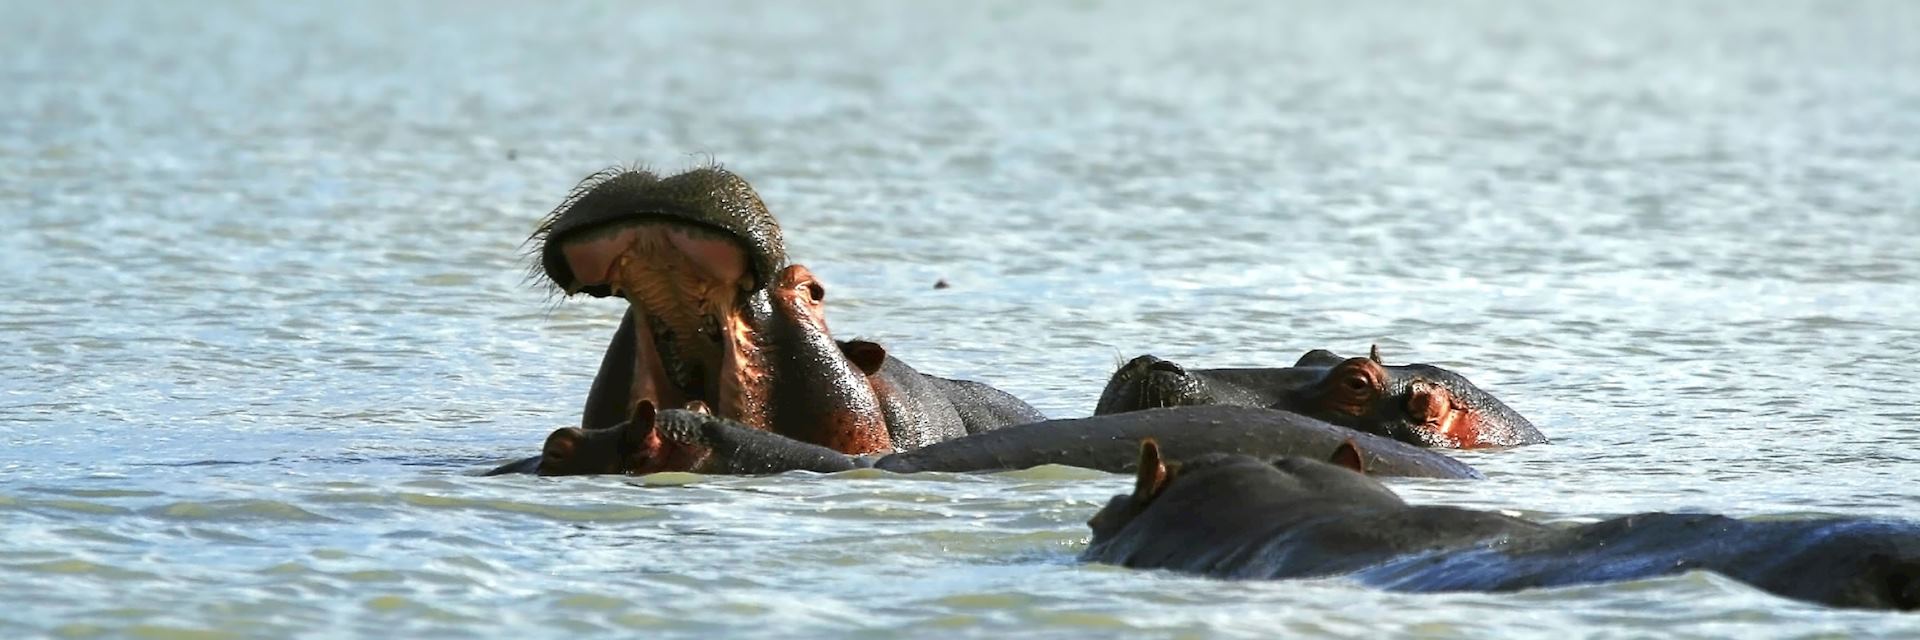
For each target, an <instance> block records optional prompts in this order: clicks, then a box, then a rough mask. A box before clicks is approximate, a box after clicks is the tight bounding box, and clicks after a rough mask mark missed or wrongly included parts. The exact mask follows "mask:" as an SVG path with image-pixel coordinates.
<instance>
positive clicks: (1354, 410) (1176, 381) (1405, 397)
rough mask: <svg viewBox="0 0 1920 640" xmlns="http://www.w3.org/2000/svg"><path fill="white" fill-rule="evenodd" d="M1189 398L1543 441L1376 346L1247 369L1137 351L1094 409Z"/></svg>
mask: <svg viewBox="0 0 1920 640" xmlns="http://www.w3.org/2000/svg"><path fill="white" fill-rule="evenodd" d="M1191 405H1231V406H1242V407H1267V408H1272V409H1282V410H1286V411H1292V412H1294V413H1299V414H1303V415H1307V416H1312V417H1314V418H1318V419H1321V420H1325V421H1327V422H1331V423H1333V424H1337V425H1341V426H1344V427H1351V428H1354V429H1358V430H1361V431H1365V432H1368V433H1372V434H1374V435H1380V436H1386V437H1389V438H1393V439H1395V440H1399V441H1401V442H1407V443H1411V444H1416V445H1420V446H1424V447H1442V448H1452V449H1472V448H1478V447H1500V446H1514V445H1523V444H1538V443H1544V442H1546V441H1547V439H1546V437H1545V436H1543V435H1541V434H1540V431H1539V430H1538V429H1535V428H1534V427H1533V423H1531V422H1528V421H1527V419H1526V418H1524V417H1522V416H1521V415H1520V414H1519V413H1517V412H1515V411H1514V410H1513V409H1510V408H1508V407H1507V405H1506V404H1505V403H1503V402H1500V400H1499V399H1497V398H1494V397H1493V395H1492V394H1489V393H1487V392H1485V391H1482V390H1480V388H1479V387H1476V386H1474V384H1473V383H1472V382H1469V381H1467V379H1466V378H1465V377H1463V376H1461V375H1460V374H1457V373H1454V372H1452V371H1448V370H1446V369H1444V368H1441V367H1437V366H1433V365H1428V364H1407V365H1385V364H1383V363H1382V362H1381V361H1380V352H1379V350H1378V349H1374V350H1373V351H1372V353H1371V354H1370V355H1369V356H1368V357H1365V358H1342V357H1340V356H1338V355H1335V354H1334V353H1333V352H1331V351H1327V350H1324V349H1315V350H1313V351H1309V352H1307V354H1306V355H1303V356H1301V357H1300V360H1299V361H1298V362H1296V363H1294V365H1293V366H1291V367H1284V368H1246V369H1188V368H1185V367H1182V366H1180V365H1179V364H1176V363H1174V362H1172V361H1168V360H1164V359H1161V358H1157V357H1154V356H1151V355H1143V356H1140V357H1137V358H1134V359H1133V360H1131V361H1129V362H1127V363H1126V364H1124V365H1121V367H1120V369H1119V370H1117V371H1115V372H1114V374H1113V377H1112V378H1110V379H1108V381H1107V386H1106V389H1105V390H1103V391H1102V392H1101V394H1100V403H1099V405H1098V406H1096V407H1095V408H1094V415H1106V414H1113V413H1122V412H1127V411H1138V410H1141V409H1150V408H1155V407H1177V406H1191Z"/></svg>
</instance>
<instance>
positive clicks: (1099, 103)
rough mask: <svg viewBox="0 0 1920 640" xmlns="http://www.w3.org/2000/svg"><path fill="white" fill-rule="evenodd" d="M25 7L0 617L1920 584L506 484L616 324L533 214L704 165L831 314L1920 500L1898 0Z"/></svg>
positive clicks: (1501, 475) (1441, 626)
mask: <svg viewBox="0 0 1920 640" xmlns="http://www.w3.org/2000/svg"><path fill="white" fill-rule="evenodd" d="M196 6H198V5H196ZM0 15H4V16H6V18H5V19H0V41H4V42H8V43H10V44H12V45H13V46H12V47H11V48H10V55H7V56H0V78H4V79H5V84H6V86H7V91H6V94H7V97H6V98H5V99H0V116H4V117H0V175H6V176H9V177H10V179H8V180H4V181H0V210H4V211H5V212H6V215H7V216H8V217H7V219H8V220H10V221H11V222H12V227H13V229H12V230H11V231H10V232H8V233H5V234H0V266H4V269H0V278H4V280H0V285H3V288H4V290H5V291H6V304H4V305H0V335H5V336H6V346H7V347H8V348H7V349H4V350H0V369H4V370H5V371H6V372H7V376H6V379H7V381H6V382H5V383H4V384H0V436H4V439H5V445H6V447H7V450H8V451H9V452H11V455H10V456H8V457H7V458H5V459H0V469H4V473H0V514H4V516H0V518H3V521H4V522H5V525H4V526H5V531H6V535H5V536H4V538H5V540H6V542H5V543H4V544H0V601H5V602H9V603H14V604H13V606H11V607H9V608H8V609H7V610H6V611H5V612H4V613H0V633H3V634H5V635H7V636H9V637H13V636H40V635H49V634H51V635H58V636H67V637H93V636H99V635H149V636H168V635H179V636H191V635H195V634H202V633H204V634H209V635H214V636H221V635H234V636H253V637H284V636H287V635H292V634H295V633H301V632H306V631H312V630H339V631H343V632H347V633H351V634H357V635H382V636H390V635H395V634H398V635H402V636H407V637H413V636H422V635H447V636H458V637H471V636H474V635H486V636H497V635H528V634H533V635H558V634H561V633H586V634H593V635H615V634H620V635H631V634H632V633H633V632H634V631H636V630H638V631H651V632H660V631H676V632H685V633H687V634H689V635H692V634H721V635H725V636H730V637H731V636H754V635H759V636H788V635H792V634H819V635H855V634H863V635H876V636H880V635H886V636H891V635H901V634H908V633H911V634H914V635H922V634H928V635H945V634H954V635H968V634H971V635H990V634H991V635H998V634H1001V633H1004V632H1006V631H1011V630H1019V631H1021V632H1025V633H1038V634H1046V633H1054V634H1058V635H1066V636H1074V635H1093V634H1100V635H1107V634H1111V633H1115V632H1139V633H1142V634H1151V635H1180V634H1183V633H1192V634H1207V633H1224V634H1235V635H1250V636H1262V637H1269V636H1272V635H1274V634H1275V633H1276V632H1278V633H1280V634H1281V635H1287V636H1310V635H1329V636H1353V635H1361V634H1369V635H1370V634H1377V633H1381V632H1385V633H1387V634H1406V635H1419V636H1423V637H1488V636H1500V637H1511V636H1519V635H1530V634H1539V635H1546V634H1555V635H1564V634H1565V633H1567V632H1568V630H1577V631H1575V632H1576V633H1582V634H1605V633H1612V634H1619V635H1641V634H1647V633H1657V634H1661V635H1700V636H1712V637H1720V636H1730V635H1739V636H1743V637H1744V636H1760V635H1782V636H1803V635H1811V634H1818V633H1833V634H1840V635H1846V636H1866V635H1877V634H1881V635H1887V636H1893V637H1898V636H1902V635H1913V634H1915V633H1920V618H1916V617H1914V616H1888V615H1881V614H1868V613H1857V612H1834V611H1827V610H1822V609H1819V608H1817V607H1813V606H1811V605H1803V604H1799V603H1793V602H1787V601H1783V600H1779V599H1776V598H1772V597H1770V596H1766V595H1763V594H1760V593H1758V592H1755V591H1753V590H1752V589H1748V588H1746V587H1744V586H1741V585H1738V584H1735V583H1732V582H1730V581H1727V580H1724V579H1721V578H1719V577H1716V576H1711V575H1686V576H1678V577H1673V578H1665V579H1660V580H1651V581H1644V582H1637V583H1631V584H1623V585H1606V586H1594V587H1582V588H1574V589H1558V590H1549V591H1541V592H1534V593H1524V594H1508V595H1480V594H1458V595H1405V594H1386V593H1379V592H1375V591H1369V590H1365V589H1359V588H1356V587H1353V586H1351V585H1349V584H1346V583H1344V582H1342V581H1340V580H1323V581H1306V582H1286V583H1271V584H1265V583H1261V584H1254V583H1222V582H1215V581H1207V580H1200V579H1194V578H1188V577H1182V576H1172V575H1163V574H1155V573H1144V572H1130V571H1121V570H1116V569H1112V568H1108V567H1097V566H1082V565H1079V564H1077V563H1075V562H1073V556H1074V555H1075V554H1076V553H1077V552H1078V549H1079V548H1080V546H1081V545H1082V544H1083V543H1084V540H1085V537H1086V530H1085V527H1084V525H1083V522H1084V520H1085V519H1086V518H1087V517H1088V516H1090V515H1091V514H1092V512H1093V511H1094V509H1095V508H1096V507H1097V506H1098V505H1099V504H1102V503H1104V501H1105V499H1106V497H1107V496H1109V495H1112V494H1113V493H1115V492H1118V491H1120V490H1123V489H1124V488H1125V487H1126V486H1127V484H1126V481H1125V479H1123V478H1120V477H1117V476H1108V475H1104V474H1095V473H1089V472H1084V471H1077V470H1064V469H1044V470H1037V471H1033V472H1022V473H1014V474H1000V475H985V476H969V475H942V474H931V475H927V476H914V477H899V476H890V475H887V474H883V473H878V472H853V473H848V474H840V475H834V476H825V477H822V476H814V475H807V474H794V475H788V476H779V477H772V478H697V477H686V476H682V477H677V478H674V477H667V478H648V479H618V478H570V479H564V480H544V479H537V478H487V479H482V478H475V477H470V476H469V475H468V474H469V473H471V472H472V471H474V470H477V469H480V468H483V467H485V466H486V465H488V464H491V463H495V462H498V461H499V460H501V459H504V458H506V457H509V456H512V455H517V454H524V453H526V452H530V451H531V450H533V448H534V447H536V446H537V445H538V442H539V441H540V438H541V437H542V436H543V435H544V434H545V433H546V432H547V431H549V430H551V429H552V428H554V427H556V426H559V425H563V424H567V423H569V422H571V421H573V420H574V418H575V415H576V412H577V411H578V408H579V405H580V402H581V400H582V399H583V398H584V396H585V390H586V387H587V384H588V382H589V381H590V376H591V375H592V372H593V370H594V367H595V365H596V363H597V362H598V355H599V354H598V349H600V348H601V347H603V346H604V344H605V340H606V338H607V336H608V334H609V332H610V331H611V329H612V327H613V325H614V324H615V322H616V321H617V317H618V313H617V311H618V309H617V308H616V307H613V306H610V305H608V304H605V303H602V302H596V301H581V302H574V301H567V302H560V301H556V300H553V299H551V298H550V297H546V296H544V294H543V293H542V292H541V291H540V290H538V289H537V288H533V287H528V286H526V282H525V281H524V280H523V275H524V270H523V266H524V265H523V263H522V262H521V261H520V255H521V254H520V251H521V250H522V247H521V246H520V242H521V241H522V240H523V239H524V238H525V237H526V234H527V233H528V232H529V231H531V229H532V226H533V224H534V223H535V221H536V220H537V219H538V217H539V216H540V215H541V214H543V213H544V212H546V211H547V210H548V209H550V208H551V207H552V206H553V205H554V203H555V202H557V200H558V199H559V197H560V196H561V195H563V194H564V193H565V192H566V190H567V189H568V188H569V187H571V186H572V184H573V181H574V180H576V179H578V178H579V177H580V176H583V175H585V174H587V173H588V172H590V171H592V170H594V169H597V168H599V167H601V166H603V165H605V164H607V163H613V162H640V163H646V164H650V165H652V166H655V167H657V168H661V169H664V170H676V169H679V168H683V167H688V166H694V165H698V164H701V163H705V162H707V161H709V159H711V160H714V161H719V162H723V163H726V164H727V165H728V166H729V167H730V168H732V169H734V170H736V171H738V172H740V173H741V174H743V175H745V176H747V177H748V178H749V179H751V180H752V181H753V182H754V184H755V186H756V187H757V188H758V189H759V190H760V192H761V195H762V196H764V197H765V198H766V200H767V201H768V203H769V204H770V205H771V206H772V208H773V209H774V211H775V213H776V214H777V215H779V216H780V217H781V220H782V221H783V222H784V223H785V226H786V233H787V236H788V238H789V242H790V244H791V246H790V253H791V254H792V255H793V256H794V257H795V259H796V260H799V261H801V262H805V263H807V264H808V265H809V266H810V267H811V268H812V270H813V271H814V272H816V273H818V274H819V275H820V276H821V277H822V278H823V279H824V280H825V281H826V282H827V283H828V284H829V285H830V286H832V287H833V288H834V291H835V294H834V304H835V307H834V309H833V326H834V327H835V329H836V330H837V331H839V332H840V333H841V334H842V335H844V336H854V335H858V336H864V337H870V338H874V339H877V340H880V341H883V342H885V343H886V344H888V346H889V349H890V350H891V351H892V352H894V353H897V354H900V355H901V356H902V357H903V358H904V359H906V360H908V361H910V362H912V363H913V364H914V365H915V366H916V367H918V368H920V369H922V370H925V371H929V372H934V373H940V374H946V375H952V376H959V377H970V378H976V379H981V380H985V381H988V382H992V383H994V384H996V385H998V386H1001V387H1003V388H1005V389H1007V390H1009V391H1011V392H1013V393H1015V394H1016V395H1020V396H1022V397H1024V398H1027V399H1029V400H1030V401H1032V402H1034V403H1035V404H1036V405H1037V406H1039V407H1041V408H1042V409H1043V410H1045V411H1047V412H1048V413H1049V414H1051V415H1055V416H1075V415H1084V414H1086V413H1088V412H1089V411H1090V410H1091V408H1092V406H1093V402H1094V400H1095V398H1096V397H1097V395H1098V392H1099V389H1100V385H1101V383H1102V382H1103V381H1104V379H1105V377H1106V374H1107V373H1108V372H1109V371H1110V370H1111V368H1112V367H1113V366H1114V365H1116V364H1117V363H1118V362H1120V361H1122V360H1123V359H1125V358H1128V357H1131V356H1133V355H1136V354H1138V353H1144V352H1153V353H1157V354H1160V355H1162V356H1166V357H1169V358H1173V359H1176V360H1179V361H1181V362H1187V363H1192V364H1193V365H1195V366H1259V365H1271V364H1277V363H1286V362H1291V361H1292V360H1293V359H1294V358H1295V357H1297V356H1298V355H1299V354H1300V353H1301V352H1304V351H1306V350H1308V349H1311V348H1316V347H1325V348H1330V349H1334V350H1336V351H1342V352H1358V351H1360V350H1361V349H1364V348H1365V346H1366V345H1367V344H1370V343H1375V342H1377V343H1379V344H1380V345H1381V348H1382V350H1383V352H1384V353H1385V355H1386V357H1387V358H1388V359H1389V360H1392V361H1428V362H1434V363H1438V364H1442V365H1444V366H1448V367H1452V368H1455V369H1457V370H1459V371H1461V372H1463V373H1465V374H1466V375H1468V376H1469V377H1471V378H1473V379H1474V380H1475V382H1476V383H1478V384H1480V386H1482V387H1485V388H1487V389H1490V390H1492V391H1493V392H1494V393H1497V394H1499V395H1501V396H1502V397H1503V398H1504V399H1505V400H1506V401H1507V402H1508V404H1510V405H1512V406H1513V407H1514V408H1515V409H1517V410H1519V411H1521V412H1522V413H1525V414H1527V415H1528V416H1529V417H1531V418H1532V419H1533V420H1534V422H1536V423H1537V424H1539V425H1540V426H1541V428H1542V430H1543V431H1546V432H1547V433H1548V434H1549V435H1550V436H1552V437H1554V438H1555V444H1553V445H1550V446H1543V447H1530V448H1523V449H1517V450H1513V451H1504V452H1478V453H1468V454H1465V455H1463V457H1464V458H1465V459H1467V460H1468V461H1470V462H1472V463H1473V464H1475V465H1477V466H1479V467H1480V468H1482V469H1483V470H1485V471H1486V472H1487V473H1488V475H1489V476H1491V478H1492V479H1491V480H1490V481H1488V482H1482V483H1469V484H1462V483H1448V482H1436V481H1424V482H1423V481H1406V482H1399V483H1396V485H1395V486H1396V488H1397V489H1399V490H1400V491H1401V492H1402V493H1403V494H1405V495H1406V496H1407V497H1408V498H1409V499H1410V500H1414V501H1417V502H1425V503H1444V504H1457V505H1465V506H1473V507H1480V508H1499V509H1507V510H1511V511H1514V512H1518V513H1524V514H1527V515H1529V516H1532V517H1539V518H1545V519H1551V520H1560V521H1586V520H1592V519H1595V518H1599V517H1602V516H1606V515H1611V514H1618V513H1625V512H1633V511H1642V510H1654V509H1668V510H1683V509H1685V510H1711V511H1719V512H1727V513H1733V514H1739V515H1754V514H1812V513H1823V514H1834V513H1838V514H1876V515H1885V516H1895V517H1906V518H1920V493H1916V492H1915V491H1913V490H1912V489H1911V486H1912V483H1911V480H1910V479H1911V478H1912V477H1915V476H1917V475H1920V455H1916V454H1914V453H1913V450H1914V447H1913V446H1912V443H1913V442H1915V441H1916V440H1920V427H1916V426H1915V425H1916V420H1915V418H1917V417H1920V410H1916V409H1915V408H1914V406H1915V405H1914V403H1913V401H1912V400H1911V398H1910V396H1909V394H1908V390H1909V388H1910V387H1911V386H1912V384H1911V382H1912V380H1913V375H1912V373H1911V372H1910V370H1909V367H1908V366H1907V365H1906V363H1905V362H1904V358H1905V357H1906V356H1907V355H1908V354H1913V353H1916V352H1920V330H1917V329H1920V313H1916V312H1917V311H1920V303H1916V302H1915V301H1916V300H1920V290H1917V289H1916V282H1920V243H1915V242H1913V240H1912V238H1913V236H1914V235H1915V234H1916V233H1920V161H1916V158H1920V40H1915V39H1913V38H1911V37H1909V36H1910V34H1911V33H1912V32H1913V31H1914V27H1916V26H1920V10H1916V7H1915V6H1912V5H1909V4H1905V3H1855V4H1846V5H1828V4H1818V3H1787V2H1782V3H1765V4H1762V5H1754V4H1748V3H1731V2H1723V3H1689V4H1687V5H1684V6H1667V5H1664V4H1660V3H1606V4H1603V5H1602V6H1594V7H1575V6H1570V5H1539V6H1531V5H1528V6H1521V5H1509V4H1484V5H1469V6H1441V5H1429V4H1410V3H1392V2H1362V3H1347V4H1345V5H1341V6H1325V5H1314V4H1290V3H1227V2H1218V3H1206V4H1203V5H1194V4H1191V3H1189V4H1166V3H1162V4H1148V3H1125V2H1114V3H1101V2H1094V3H1076V4H1061V5H1053V4H1042V5H1030V4H1022V3H991V4H986V5H981V4H965V5H953V6H919V5H897V4H894V3H867V2H831V3H825V4H809V5H806V6H805V7H804V8H802V7H801V6H800V5H792V6H789V5H778V4H761V3H748V2H721V3H709V4H704V5H701V6H699V7H691V6H671V5H661V6H630V5H624V4H588V3H581V4H571V5H567V6H563V7H549V6H535V5H527V6H524V7H479V6H472V5H468V4H464V3H431V2H430V3H406V4H393V3H360V4H350V5H346V6H337V5H329V6H327V7H326V8H324V9H322V8H318V7H304V6H280V5H251V4H249V5H232V6H227V5H222V6H217V7H216V6H206V7H203V8H201V9H200V11H198V12H194V11H181V10H179V9H178V8H177V7H174V6H172V5H166V6H160V5H155V6H141V5H112V4H103V5H98V6H95V5H91V4H87V3H80V4H73V3H62V4H49V3H21V2H13V3H0ZM939 280H945V281H947V282H949V283H951V284H952V285H953V286H952V288H949V289H944V290H935V289H934V288H933V287H932V284H933V283H934V282H936V281H939ZM1382 611H1392V612H1394V613H1393V614H1392V615H1382V614H1381V612H1382Z"/></svg>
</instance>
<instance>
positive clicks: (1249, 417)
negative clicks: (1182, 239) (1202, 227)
mask: <svg viewBox="0 0 1920 640" xmlns="http://www.w3.org/2000/svg"><path fill="white" fill-rule="evenodd" d="M1147 438H1153V439H1155V440H1157V441H1158V442H1159V443H1160V446H1162V447H1164V448H1165V450H1166V451H1167V453H1168V455H1169V456H1171V457H1173V458H1175V459H1185V458H1189V457H1197V456H1201V455H1206V454H1210V453H1241V454H1248V455H1256V456H1279V455H1308V456H1316V457H1323V456H1326V455H1328V454H1329V453H1330V452H1332V451H1334V450H1335V449H1337V448H1338V447H1339V446H1340V445H1341V444H1343V443H1346V442H1349V441H1352V442H1354V443H1356V444H1357V445H1358V446H1359V447H1360V449H1361V450H1362V451H1364V452H1365V455H1366V469H1367V472H1368V473H1372V474H1376V475H1382V476H1401V477H1415V478H1453V479H1478V478H1483V477H1484V476H1482V475H1481V474H1480V472H1479V471H1477V470H1475V469H1474V468H1473V467H1471V466H1468V465H1467V464H1466V463H1463V462H1460V461H1458V460H1455V459H1453V458H1450V457H1447V456H1446V455H1445V454H1442V453H1440V452H1438V451H1433V450H1430V449H1424V448H1421V447H1416V446H1413V445H1409V444H1406V443H1402V442H1397V441H1394V440H1391V439H1388V438H1384V437H1381V436H1376V435H1372V434H1369V433H1363V432H1360V431H1355V430H1353V429H1349V428H1346V427H1341V426H1337V425H1332V424H1328V423H1326V422H1323V421H1320V420H1315V419H1313V418H1310V417H1307V416H1303V415H1300V414H1296V413H1290V412H1286V411H1277V410H1273V409H1262V408H1257V407H1234V406H1226V405H1203V406H1191V407H1168V408H1162V409H1147V410H1143V411H1132V412H1127V413H1118V414H1112V415H1105V416H1093V417H1089V418H1073V419H1065V420H1048V421H1045V422H1037V423H1033V424H1023V425H1015V426H1011V427H1006V428H1003V429H998V430H994V431H988V432H986V433H981V434H977V435H971V436H967V437H965V438H960V439H956V440H948V441H946V442H941V443H936V444H932V445H928V446H926V447H924V448H921V449H917V450H914V451H906V452H901V453H895V454H893V455H890V456H886V457H884V458H881V459H880V460H879V462H877V463H876V464H875V465H874V466H875V467H876V468H879V469H885V470H888V471H895V472H900V473H912V472H919V471H1002V470H1013V469H1026V468H1030V467H1037V466H1040V465H1043V464H1062V465H1068V466H1074V467H1084V468H1088V469H1099V470H1102V471H1111V472H1120V473H1124V472H1131V471H1133V470H1134V464H1135V463H1136V461H1137V460H1138V456H1137V454H1138V451H1139V446H1140V445H1139V443H1140V441H1141V440H1143V439H1147Z"/></svg>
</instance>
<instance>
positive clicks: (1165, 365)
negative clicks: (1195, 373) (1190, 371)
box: [1147, 360, 1187, 376]
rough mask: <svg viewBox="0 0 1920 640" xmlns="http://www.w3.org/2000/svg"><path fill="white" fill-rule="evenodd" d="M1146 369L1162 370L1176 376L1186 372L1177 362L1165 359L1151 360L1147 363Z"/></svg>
mask: <svg viewBox="0 0 1920 640" xmlns="http://www.w3.org/2000/svg"><path fill="white" fill-rule="evenodd" d="M1147 370H1148V371H1164V372H1167V373H1171V374H1173V375H1176V376H1183V375H1186V374H1187V370H1186V369H1184V368H1181V367H1180V365H1178V364H1174V363H1172V362H1169V361H1166V360H1155V361H1153V363H1152V364H1148V365H1147Z"/></svg>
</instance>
